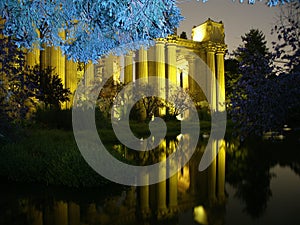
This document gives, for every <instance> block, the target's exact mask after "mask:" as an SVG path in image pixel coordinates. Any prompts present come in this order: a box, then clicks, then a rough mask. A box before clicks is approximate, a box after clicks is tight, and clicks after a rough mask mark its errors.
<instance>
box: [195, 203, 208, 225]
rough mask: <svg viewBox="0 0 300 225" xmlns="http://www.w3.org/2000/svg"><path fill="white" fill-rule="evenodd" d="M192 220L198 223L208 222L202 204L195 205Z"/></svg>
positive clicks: (204, 224) (204, 223)
mask: <svg viewBox="0 0 300 225" xmlns="http://www.w3.org/2000/svg"><path fill="white" fill-rule="evenodd" d="M194 220H195V221H196V222H197V223H199V224H203V225H206V224H208V220H207V214H206V211H205V209H204V207H203V206H197V207H195V208H194Z"/></svg>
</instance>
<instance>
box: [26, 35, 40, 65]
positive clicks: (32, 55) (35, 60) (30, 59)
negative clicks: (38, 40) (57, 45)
mask: <svg viewBox="0 0 300 225" xmlns="http://www.w3.org/2000/svg"><path fill="white" fill-rule="evenodd" d="M37 33H38V35H39V31H37ZM26 64H27V66H29V67H34V66H35V65H38V64H40V49H39V46H36V45H35V46H33V49H32V51H28V52H27V54H26Z"/></svg>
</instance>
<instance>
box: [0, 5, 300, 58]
mask: <svg viewBox="0 0 300 225" xmlns="http://www.w3.org/2000/svg"><path fill="white" fill-rule="evenodd" d="M198 1H199V0H198ZM207 1H208V0H202V2H207ZM233 1H234V0H233ZM290 1H292V0H268V1H267V4H268V5H269V6H274V5H277V4H279V3H282V4H283V3H285V2H290ZM298 1H300V0H298ZM240 2H243V0H240ZM248 3H249V4H254V3H255V0H249V1H248ZM0 10H1V14H0V15H1V17H2V18H4V19H5V20H6V23H5V28H4V33H5V35H8V36H13V37H14V39H15V42H16V44H17V45H18V46H19V47H25V48H32V46H40V48H44V47H46V46H58V47H61V48H62V50H63V52H64V53H65V54H66V55H67V56H68V57H69V58H73V60H75V61H83V62H87V61H88V60H92V61H95V60H97V59H98V58H100V57H101V56H102V55H105V54H109V53H115V54H121V53H125V52H126V51H128V50H135V49H137V48H139V47H140V46H141V45H146V46H149V45H151V44H153V40H154V39H155V38H163V37H166V36H167V35H169V34H172V32H173V30H174V28H175V27H178V25H179V22H180V21H181V20H182V19H183V18H182V17H181V15H180V10H179V8H178V7H177V6H176V0H163V1H162V0H139V1H136V0H118V1H117V0H56V1H42V0H1V1H0ZM64 30H65V31H66V35H65V37H64V35H62V31H64Z"/></svg>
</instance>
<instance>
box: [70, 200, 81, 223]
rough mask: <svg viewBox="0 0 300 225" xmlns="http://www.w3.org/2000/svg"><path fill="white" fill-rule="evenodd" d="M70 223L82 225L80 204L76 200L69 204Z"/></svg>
mask: <svg viewBox="0 0 300 225" xmlns="http://www.w3.org/2000/svg"><path fill="white" fill-rule="evenodd" d="M68 212H69V214H68V216H69V225H80V206H79V205H78V204H76V203H74V202H70V203H69V204H68Z"/></svg>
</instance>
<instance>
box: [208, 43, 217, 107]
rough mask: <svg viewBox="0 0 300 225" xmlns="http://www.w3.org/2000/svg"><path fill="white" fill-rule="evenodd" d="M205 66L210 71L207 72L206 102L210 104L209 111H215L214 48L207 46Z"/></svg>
mask: <svg viewBox="0 0 300 225" xmlns="http://www.w3.org/2000/svg"><path fill="white" fill-rule="evenodd" d="M206 51H207V66H208V68H209V69H210V71H208V98H209V99H208V100H210V102H211V109H212V110H213V111H216V108H217V102H216V99H217V98H216V95H217V93H216V65H215V47H213V46H208V47H207V49H206Z"/></svg>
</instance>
